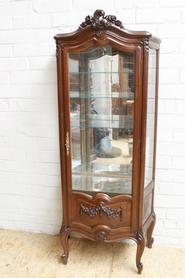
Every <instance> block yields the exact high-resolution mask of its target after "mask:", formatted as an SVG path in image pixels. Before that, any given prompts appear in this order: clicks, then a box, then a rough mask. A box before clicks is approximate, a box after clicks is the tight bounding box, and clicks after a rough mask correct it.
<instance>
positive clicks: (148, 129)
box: [55, 10, 160, 273]
mask: <svg viewBox="0 0 185 278" xmlns="http://www.w3.org/2000/svg"><path fill="white" fill-rule="evenodd" d="M55 40H56V47H57V75H58V104H59V131H60V157H61V177H62V200H63V223H62V227H61V232H60V236H61V241H62V245H63V249H64V253H63V256H62V258H63V262H64V264H66V263H67V260H68V253H69V250H68V238H69V236H70V234H71V232H77V233H79V234H80V235H81V236H84V237H86V238H88V239H90V240H95V241H104V242H113V241H120V240H124V239H133V240H134V241H135V242H136V243H137V252H136V266H137V269H138V272H139V273H141V271H142V268H143V266H142V263H141V256H142V253H143V251H144V247H145V245H146V246H148V247H151V246H152V243H153V238H152V232H153V228H154V225H155V213H154V209H153V198H154V180H155V149H156V125H157V87H158V59H159V45H160V40H159V39H157V38H156V37H153V36H152V35H151V34H150V33H148V32H144V31H142V32H138V31H137V32H136V31H135V32H134V31H128V30H126V29H125V28H124V27H123V25H122V23H121V21H119V20H117V18H116V17H115V16H112V15H105V12H104V11H102V10H96V11H95V12H94V14H93V16H87V17H86V18H85V21H84V22H83V23H82V24H81V25H80V27H79V28H78V30H77V31H75V32H73V33H67V34H59V35H56V36H55Z"/></svg>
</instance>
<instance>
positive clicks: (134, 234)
mask: <svg viewBox="0 0 185 278" xmlns="http://www.w3.org/2000/svg"><path fill="white" fill-rule="evenodd" d="M55 40H56V46H57V76H58V107H59V134H60V158H61V174H62V175H61V176H62V200H63V224H62V227H61V231H60V235H61V241H62V245H63V249H64V254H63V262H64V264H66V263H67V260H68V254H69V250H68V237H69V235H70V233H71V232H72V231H75V232H78V233H80V234H81V235H82V236H85V237H86V238H89V239H91V240H101V241H105V242H112V241H118V240H122V239H128V238H129V239H133V240H134V241H135V242H136V243H137V254H136V265H137V268H138V273H141V272H142V268H143V265H142V263H141V256H142V253H143V251H144V247H145V244H146V245H147V246H148V247H151V246H152V243H153V239H152V232H153V228H154V225H155V213H154V210H153V195H154V177H155V150H156V147H155V146H156V127H157V87H158V77H157V80H156V106H155V107H156V108H155V136H154V137H155V138H154V164H153V165H154V166H153V167H154V168H153V181H152V183H151V184H149V185H148V186H147V187H146V188H145V189H144V172H145V163H144V162H145V147H146V142H145V141H146V120H147V119H146V115H147V84H148V55H149V54H148V52H149V48H154V49H156V50H157V53H159V52H158V49H159V45H160V40H159V39H157V38H155V37H152V35H151V34H150V33H148V32H132V31H127V30H125V29H124V28H123V26H122V23H121V22H120V21H119V20H117V19H116V17H115V16H105V13H104V11H102V10H96V11H95V13H94V15H93V16H92V17H90V16H88V17H86V19H85V21H84V22H83V23H82V24H81V25H80V28H79V29H78V30H77V31H75V32H73V33H68V34H59V35H56V36H55ZM107 44H109V45H111V46H112V47H113V48H114V49H117V50H119V51H128V52H131V53H133V54H134V57H135V72H136V74H135V105H134V138H133V145H134V146H133V157H134V162H133V176H132V196H128V195H123V194H119V195H117V196H114V197H110V196H109V195H108V194H105V193H96V194H94V196H90V195H88V194H86V193H83V192H73V191H72V177H71V173H72V172H71V150H70V144H71V143H70V136H71V134H70V108H69V80H68V74H67V73H68V62H67V57H68V52H69V51H70V52H73V51H74V52H75V51H80V50H83V49H88V48H89V47H102V46H105V45H107ZM158 57H159V55H158V54H157V61H158ZM156 70H157V76H158V62H157V66H156ZM151 199H152V202H149V200H151ZM147 202H149V204H150V206H151V210H150V213H149V214H147V212H145V210H146V207H147V204H148V203H147ZM82 204H83V205H82ZM98 213H101V217H99V216H98ZM122 213H123V214H124V220H121V217H122ZM107 217H108V218H107ZM144 218H145V219H144Z"/></svg>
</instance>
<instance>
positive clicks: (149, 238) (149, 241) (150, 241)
mask: <svg viewBox="0 0 185 278" xmlns="http://www.w3.org/2000/svg"><path fill="white" fill-rule="evenodd" d="M155 222H156V216H155V213H153V217H152V222H151V224H150V226H149V227H148V230H147V243H146V246H147V247H148V248H152V245H153V242H154V238H153V237H152V234H153V230H154V227H155Z"/></svg>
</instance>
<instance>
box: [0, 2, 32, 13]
mask: <svg viewBox="0 0 185 278" xmlns="http://www.w3.org/2000/svg"><path fill="white" fill-rule="evenodd" d="M30 13H32V3H31V1H12V2H8V3H7V2H5V3H0V15H3V16H4V15H23V14H30Z"/></svg>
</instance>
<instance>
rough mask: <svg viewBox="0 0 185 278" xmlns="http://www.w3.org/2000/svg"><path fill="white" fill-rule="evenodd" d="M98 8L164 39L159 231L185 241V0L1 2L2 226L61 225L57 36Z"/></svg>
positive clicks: (49, 229)
mask: <svg viewBox="0 0 185 278" xmlns="http://www.w3.org/2000/svg"><path fill="white" fill-rule="evenodd" d="M100 3H101V4H100ZM96 8H103V9H105V11H106V13H112V14H116V15H117V17H118V18H119V19H120V20H122V22H123V23H124V25H125V27H126V28H128V29H135V30H148V31H151V32H153V33H154V35H156V36H159V37H160V38H161V39H162V44H161V56H160V86H159V124H158V148H157V173H156V192H155V210H156V213H157V225H156V228H155V238H156V241H157V242H158V243H161V244H171V245H176V246H178V245H181V244H183V245H184V246H185V166H184V165H185V35H184V30H185V1H184V0H168V1H165V0H150V1H148V0H140V1H138V0H130V1H122V0H111V1H105V0H104V1H101V2H100V1H96V0H94V1H85V0H73V1H72V0H68V1H65V0H63V1H61V0H53V1H50V0H22V1H16V0H15V1H13V0H11V1H10V0H1V1H0V227H1V228H11V229H21V230H29V231H40V232H46V233H57V232H58V230H59V227H60V224H61V202H60V201H61V197H60V171H59V143H58V122H57V90H56V65H55V43H54V40H53V36H54V35H55V34H56V33H58V32H68V31H72V30H74V29H75V28H77V27H78V25H79V24H80V23H81V21H82V20H83V19H84V17H85V16H86V15H87V14H91V13H92V12H93V11H94V10H95V9H96Z"/></svg>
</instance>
